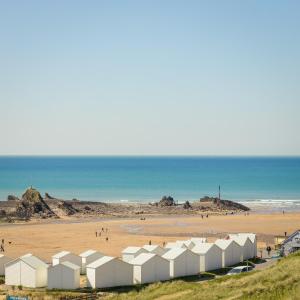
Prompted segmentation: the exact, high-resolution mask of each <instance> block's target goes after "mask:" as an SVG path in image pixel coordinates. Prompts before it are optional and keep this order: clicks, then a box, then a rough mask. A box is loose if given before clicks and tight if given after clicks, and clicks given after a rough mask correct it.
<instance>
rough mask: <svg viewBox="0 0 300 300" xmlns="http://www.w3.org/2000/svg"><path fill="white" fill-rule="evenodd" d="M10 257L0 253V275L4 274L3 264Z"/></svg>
mask: <svg viewBox="0 0 300 300" xmlns="http://www.w3.org/2000/svg"><path fill="white" fill-rule="evenodd" d="M12 260H13V259H11V258H10V257H7V256H5V255H3V254H0V275H1V276H3V275H4V274H5V264H7V263H9V262H10V261H12Z"/></svg>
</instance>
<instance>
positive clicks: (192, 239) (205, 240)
mask: <svg viewBox="0 0 300 300" xmlns="http://www.w3.org/2000/svg"><path fill="white" fill-rule="evenodd" d="M190 240H191V241H192V242H193V243H194V244H198V243H206V242H207V238H205V237H196V238H191V239H190Z"/></svg>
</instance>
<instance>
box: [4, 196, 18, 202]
mask: <svg viewBox="0 0 300 300" xmlns="http://www.w3.org/2000/svg"><path fill="white" fill-rule="evenodd" d="M7 200H8V201H20V199H19V198H18V197H17V196H14V195H8V196H7Z"/></svg>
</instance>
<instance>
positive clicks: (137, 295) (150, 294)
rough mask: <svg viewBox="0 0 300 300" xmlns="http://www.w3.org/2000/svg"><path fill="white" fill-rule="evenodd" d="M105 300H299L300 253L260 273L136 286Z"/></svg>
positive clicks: (115, 293)
mask: <svg viewBox="0 0 300 300" xmlns="http://www.w3.org/2000/svg"><path fill="white" fill-rule="evenodd" d="M209 274H211V273H206V274H205V276H208V275H209ZM213 275H216V274H211V276H213ZM194 279H195V278H194ZM104 299H110V300H127V299H138V300H143V299H144V300H151V299H153V300H154V299H161V300H169V299H180V300H181V299H182V300H184V299H187V300H190V299H205V300H210V299H212V300H214V299H263V300H274V299H276V300H277V299H279V300H280V299H300V253H295V254H293V255H290V256H289V257H287V258H283V259H281V260H279V261H278V262H277V263H276V264H275V265H273V266H271V267H269V268H267V269H264V270H260V271H253V272H250V273H243V274H240V275H235V276H223V277H219V278H217V279H214V280H208V281H198V282H197V281H195V280H191V278H190V279H187V280H183V279H181V280H173V281H170V282H164V283H154V284H151V285H148V286H136V287H134V288H133V290H131V291H130V290H129V289H128V290H127V291H126V292H125V290H123V291H122V290H119V291H118V290H116V291H114V292H113V293H108V294H107V295H106V298H104Z"/></svg>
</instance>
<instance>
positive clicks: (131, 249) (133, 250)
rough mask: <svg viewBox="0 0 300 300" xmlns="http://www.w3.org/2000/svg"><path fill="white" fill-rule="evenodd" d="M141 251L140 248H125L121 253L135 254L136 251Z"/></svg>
mask: <svg viewBox="0 0 300 300" xmlns="http://www.w3.org/2000/svg"><path fill="white" fill-rule="evenodd" d="M141 249H142V247H127V248H125V249H124V250H123V251H122V253H132V254H134V253H137V252H138V251H140V250H141Z"/></svg>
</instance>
